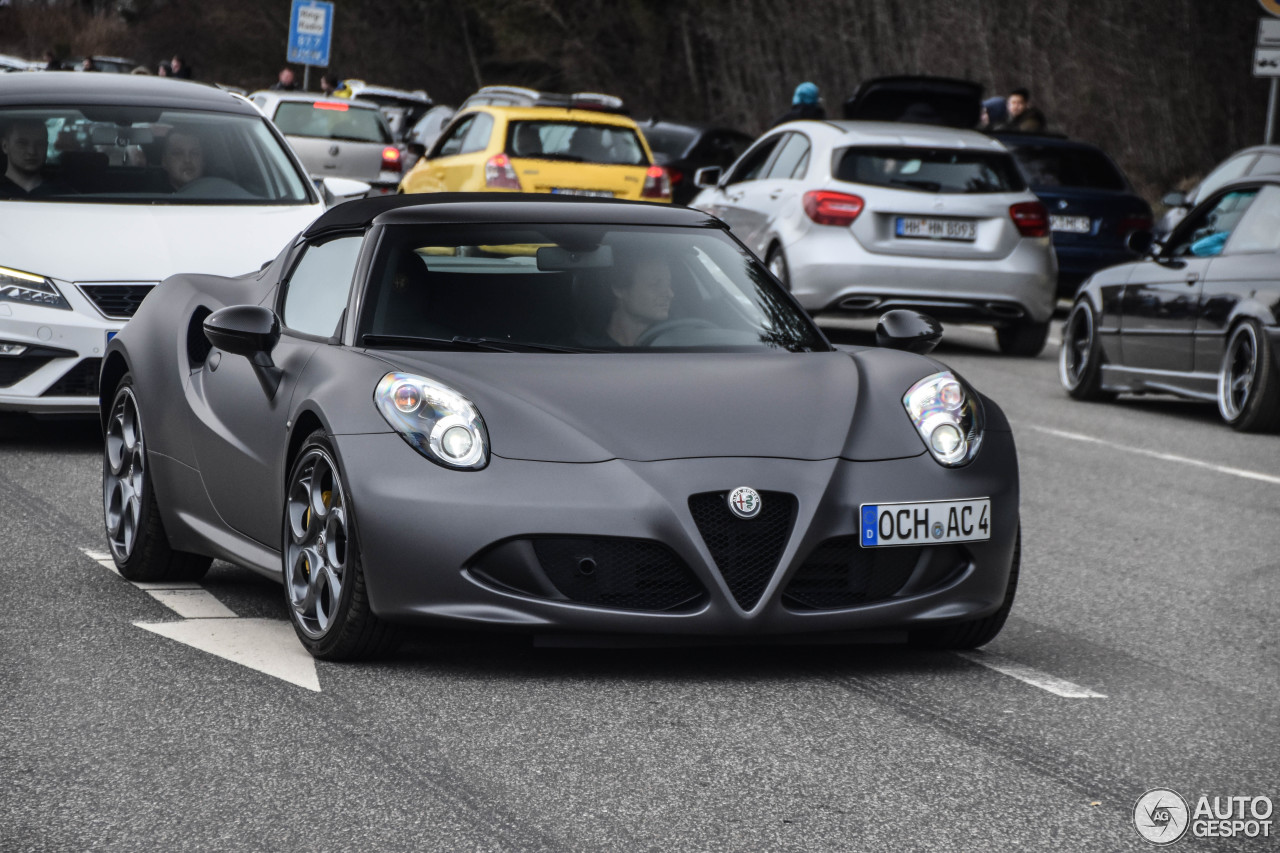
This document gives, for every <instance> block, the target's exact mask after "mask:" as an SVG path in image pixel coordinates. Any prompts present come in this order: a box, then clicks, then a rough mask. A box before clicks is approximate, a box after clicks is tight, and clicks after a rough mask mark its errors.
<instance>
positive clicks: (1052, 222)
mask: <svg viewBox="0 0 1280 853" xmlns="http://www.w3.org/2000/svg"><path fill="white" fill-rule="evenodd" d="M1049 227H1050V228H1052V229H1053V230H1054V231H1065V232H1066V233H1068V234H1088V233H1089V232H1090V231H1092V230H1093V222H1092V220H1090V219H1089V217H1087V216H1050V217H1049Z"/></svg>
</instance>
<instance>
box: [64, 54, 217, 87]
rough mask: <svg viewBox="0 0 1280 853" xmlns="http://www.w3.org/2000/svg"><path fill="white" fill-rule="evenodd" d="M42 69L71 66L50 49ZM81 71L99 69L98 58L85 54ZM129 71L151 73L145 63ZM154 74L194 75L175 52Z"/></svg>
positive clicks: (190, 76)
mask: <svg viewBox="0 0 1280 853" xmlns="http://www.w3.org/2000/svg"><path fill="white" fill-rule="evenodd" d="M44 70H45V71H71V70H72V67H71V66H69V65H67V63H66V62H64V61H63V60H62V59H60V58H59V57H58V55H57V54H56V53H54V52H53V51H52V50H46V51H45V52H44ZM80 70H81V71H101V70H102V69H101V68H99V67H98V60H95V59H94V58H93V57H92V56H86V57H85V58H84V59H82V60H80ZM129 73H131V74H151V73H152V71H151V69H150V68H149V67H147V66H146V65H138V66H135V67H134V68H133V69H132V70H131V71H130V72H129ZM154 73H155V75H156V76H157V77H176V78H177V79H179V80H192V79H194V75H193V73H192V71H191V66H190V65H188V64H187V61H186V60H185V59H183V58H182V56H181V55H179V54H175V55H174V56H173V58H172V59H169V60H166V61H163V62H161V63H160V64H159V65H157V66H156V70H155V72H154Z"/></svg>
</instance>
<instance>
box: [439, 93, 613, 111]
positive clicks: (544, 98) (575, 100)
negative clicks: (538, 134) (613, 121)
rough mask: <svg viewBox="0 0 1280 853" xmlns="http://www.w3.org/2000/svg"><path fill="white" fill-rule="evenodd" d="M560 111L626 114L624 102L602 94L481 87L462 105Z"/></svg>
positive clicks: (463, 106)
mask: <svg viewBox="0 0 1280 853" xmlns="http://www.w3.org/2000/svg"><path fill="white" fill-rule="evenodd" d="M480 106H493V107H559V108H561V109H568V110H596V111H599V112H608V113H624V112H626V107H625V106H624V105H623V103H622V99H621V98H619V97H616V96H615V95H606V94H603V93H601V92H574V93H573V94H571V95H563V94H559V93H556V92H539V91H538V90H537V89H530V88H527V87H525V86H482V87H480V89H479V90H477V91H476V93H475V94H473V95H471V96H470V97H469V98H467V99H466V100H465V101H463V102H462V106H461V107H459V108H458V109H459V110H461V109H463V108H465V107H480Z"/></svg>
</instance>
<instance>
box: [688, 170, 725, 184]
mask: <svg viewBox="0 0 1280 853" xmlns="http://www.w3.org/2000/svg"><path fill="white" fill-rule="evenodd" d="M722 174H724V169H721V168H720V167H719V166H703V167H702V168H701V169H699V170H698V171H696V172H694V173H693V183H694V185H695V186H699V187H714V186H716V185H717V184H719V183H720V176H721V175H722Z"/></svg>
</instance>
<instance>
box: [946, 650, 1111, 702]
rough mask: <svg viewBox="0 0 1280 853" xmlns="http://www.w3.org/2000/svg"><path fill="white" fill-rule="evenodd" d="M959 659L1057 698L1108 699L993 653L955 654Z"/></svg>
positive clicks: (1102, 694) (1085, 688) (1103, 695)
mask: <svg viewBox="0 0 1280 853" xmlns="http://www.w3.org/2000/svg"><path fill="white" fill-rule="evenodd" d="M954 654H955V655H956V656H958V657H962V658H964V659H965V660H967V661H971V662H972V663H976V664H980V665H981V666H985V667H986V668H987V669H994V670H995V671H996V672H998V673H1000V674H1001V675H1007V676H1009V677H1010V678H1016V679H1018V680H1019V681H1021V682H1024V683H1026V684H1030V685H1031V686H1032V687H1039V688H1040V689H1041V690H1047V691H1049V692H1050V693H1052V694H1054V695H1055V696H1062V697H1063V698H1066V699H1106V698H1107V696H1106V694H1105V693H1098V692H1096V691H1093V690H1090V689H1089V688H1087V687H1081V686H1080V685H1079V684H1075V683H1073V682H1070V681H1067V680H1066V679H1063V678H1058V677H1057V676H1054V675H1049V674H1048V673H1047V672H1041V671H1040V670H1038V669H1033V668H1031V667H1029V666H1026V665H1025V664H1020V663H1018V662H1017V661H1016V660H1010V659H1009V658H1006V657H1002V656H1001V655H997V654H992V653H991V652H955V653H954Z"/></svg>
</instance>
